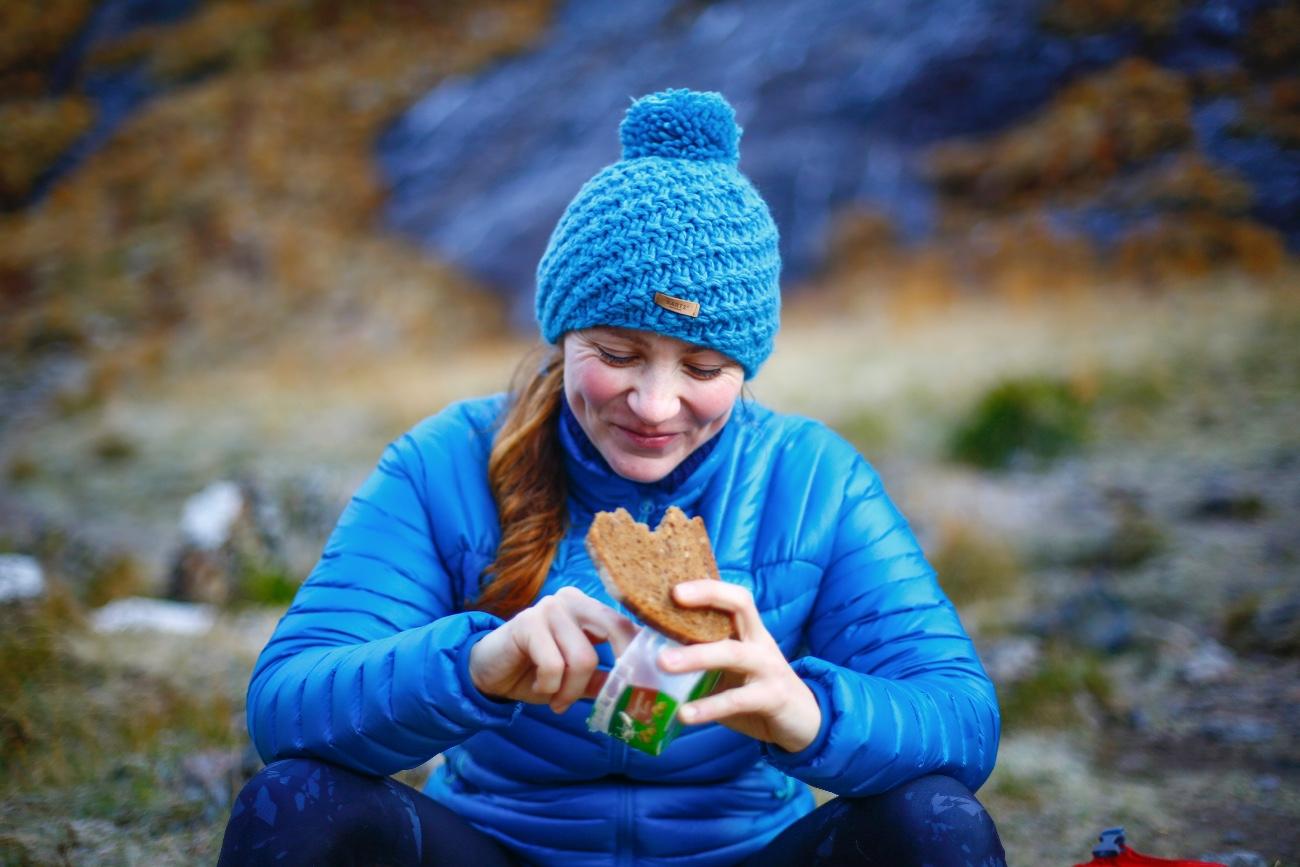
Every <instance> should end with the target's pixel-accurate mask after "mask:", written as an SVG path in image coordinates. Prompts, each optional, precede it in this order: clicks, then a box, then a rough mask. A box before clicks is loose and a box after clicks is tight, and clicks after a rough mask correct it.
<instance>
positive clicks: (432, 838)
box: [218, 759, 1006, 867]
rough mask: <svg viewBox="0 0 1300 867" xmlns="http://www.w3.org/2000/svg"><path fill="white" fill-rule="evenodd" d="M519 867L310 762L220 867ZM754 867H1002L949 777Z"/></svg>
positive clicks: (277, 768)
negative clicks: (422, 866)
mask: <svg viewBox="0 0 1300 867" xmlns="http://www.w3.org/2000/svg"><path fill="white" fill-rule="evenodd" d="M520 863H522V862H521V861H519V860H518V859H517V858H515V857H514V856H513V855H512V854H511V853H510V852H509V851H508V850H507V849H506V848H505V847H504V846H502V845H501V844H500V843H498V842H497V841H496V840H494V839H493V838H491V837H489V836H488V835H487V834H484V833H483V832H481V831H478V830H477V829H475V828H473V827H472V826H471V825H470V824H469V823H468V822H466V821H465V820H464V819H462V818H461V817H460V816H458V815H457V814H456V813H454V812H452V811H451V810H449V809H447V808H446V807H444V806H442V805H441V804H439V803H437V802H436V801H434V800H432V799H431V798H427V797H425V796H424V795H422V794H420V793H419V792H417V791H416V790H415V789H412V788H411V787H410V786H406V785H403V784H402V783H399V782H397V781H395V780H392V779H389V778H386V777H369V776H365V775H363V774H358V773H356V772H354V771H349V770H347V769H345V768H341V767H339V766H338V765H332V764H329V763H327V762H321V761H317V760H314V759H286V760H284V761H280V762H274V763H273V764H270V765H267V766H266V767H265V768H263V769H262V771H261V772H260V773H259V774H258V775H257V776H255V777H253V779H252V780H250V781H249V782H248V785H246V786H244V789H243V791H241V792H240V793H239V797H238V798H236V799H235V805H234V808H233V810H232V811H231V816H230V824H229V825H227V826H226V838H225V840H224V842H223V843H222V846H221V860H220V861H219V862H218V864H219V867H234V865H262V864H266V865H272V864H273V865H277V867H288V865H294V864H312V865H414V864H453V865H456V864H472V865H474V867H513V865H518V864H520ZM744 863H745V864H747V865H760V864H761V865H781V864H791V865H799V867H813V865H819V864H863V865H881V867H907V865H917V867H919V865H925V867H1005V865H1006V859H1005V856H1004V855H1003V852H1002V843H1001V842H1000V841H999V840H998V832H997V830H996V829H995V828H994V827H993V820H992V819H990V818H989V815H988V813H986V812H985V811H984V808H983V807H982V806H980V803H979V802H978V801H976V800H975V796H974V795H972V794H971V793H970V791H969V790H968V789H967V788H966V787H965V786H963V785H962V784H961V783H959V782H957V781H956V780H954V779H952V778H951V777H942V776H929V777H922V778H921V779H919V780H914V781H913V782H911V783H907V784H905V785H902V786H899V787H898V788H896V789H893V790H891V791H889V792H886V793H884V794H882V795H875V796H872V797H867V798H836V799H835V800H832V801H830V802H829V803H827V804H823V805H822V806H821V807H819V808H818V809H816V810H814V811H813V812H812V813H809V814H808V815H807V816H804V817H803V818H802V819H800V820H799V821H798V822H795V823H794V824H793V825H791V826H790V827H789V828H787V829H785V831H783V832H781V834H780V835H779V836H777V837H776V839H774V840H773V841H772V842H771V843H769V844H768V845H767V846H765V847H764V848H763V849H762V850H760V851H759V852H756V853H755V854H754V855H752V856H750V858H749V859H747V860H746V861H745V862H744Z"/></svg>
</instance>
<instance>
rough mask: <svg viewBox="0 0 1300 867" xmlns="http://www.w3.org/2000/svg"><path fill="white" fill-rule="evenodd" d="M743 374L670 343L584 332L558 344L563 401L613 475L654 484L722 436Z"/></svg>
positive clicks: (644, 334)
mask: <svg viewBox="0 0 1300 867" xmlns="http://www.w3.org/2000/svg"><path fill="white" fill-rule="evenodd" d="M744 383H745V372H744V369H743V368H741V366H740V365H739V364H737V363H736V362H735V361H733V360H732V359H731V358H729V357H727V356H726V355H723V354H722V353H720V352H717V351H715V350H712V349H705V348H704V347H702V346H696V345H694V344H691V343H687V342H685V341H683V340H678V339H677V338H675V337H666V336H664V335H662V334H655V333H653V332H649V331H636V330H632V329H628V328H607V327H601V328H588V329H584V330H582V331H571V332H569V333H568V334H566V335H565V337H564V394H565V397H566V398H568V401H569V406H570V408H572V410H573V414H574V415H575V416H576V417H577V419H578V423H579V424H580V425H582V429H583V431H585V432H586V434H587V437H588V439H590V440H591V441H592V443H593V444H594V445H595V446H596V448H597V450H599V451H600V454H601V456H602V457H604V458H605V461H606V462H607V463H608V464H609V465H610V467H611V468H612V469H613V470H614V472H616V473H618V474H619V475H620V476H622V477H623V478H625V479H631V480H632V481H635V482H657V481H659V480H660V479H662V478H663V477H664V476H666V475H668V474H669V473H670V472H672V471H673V470H674V469H675V468H676V467H677V465H678V464H680V463H681V462H682V461H684V460H685V459H686V458H687V456H689V455H690V453H691V452H693V451H695V450H696V449H697V448H699V447H700V446H701V445H703V444H704V443H706V442H708V440H709V438H710V437H712V436H713V435H714V434H716V433H717V432H718V431H720V430H721V429H722V426H723V425H725V424H726V423H727V419H728V418H729V417H730V416H731V408H732V407H733V406H734V405H735V403H736V398H737V397H739V396H740V389H741V386H742V385H744Z"/></svg>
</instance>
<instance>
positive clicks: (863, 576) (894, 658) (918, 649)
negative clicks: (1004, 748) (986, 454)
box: [766, 443, 1001, 795]
mask: <svg viewBox="0 0 1300 867" xmlns="http://www.w3.org/2000/svg"><path fill="white" fill-rule="evenodd" d="M843 446H844V448H846V449H851V446H848V444H847V443H844V444H843ZM851 460H852V462H853V464H852V470H851V472H850V474H849V476H848V479H847V483H846V497H845V501H844V505H843V506H842V508H841V511H840V515H839V519H838V523H837V525H836V530H835V534H834V540H833V543H832V545H831V554H830V560H829V562H828V565H827V567H826V571H825V573H824V574H823V576H822V583H821V586H820V589H819V590H818V595H817V598H816V601H815V602H814V604H813V610H812V613H811V615H810V619H809V621H808V628H807V634H806V641H807V647H808V651H809V653H808V655H807V656H805V657H803V658H801V659H798V660H796V661H795V662H794V663H793V664H792V665H793V667H794V669H795V671H796V672H798V674H799V675H800V677H802V678H803V679H804V681H805V682H806V683H808V685H809V686H810V688H811V689H812V690H813V693H814V695H815V696H816V697H817V700H818V703H819V705H820V706H821V711H822V727H821V730H820V732H819V733H818V735H817V738H816V739H815V740H814V741H813V743H812V744H810V745H809V746H808V747H807V748H805V749H804V750H802V751H801V752H798V753H788V752H785V751H784V750H781V749H780V748H779V747H775V746H772V745H768V746H767V748H766V754H767V756H768V759H769V761H770V762H771V763H772V764H774V765H776V766H777V767H779V768H781V769H782V770H784V771H785V772H786V773H788V774H790V775H792V776H794V777H796V778H798V779H801V780H803V781H804V782H806V783H809V784H810V785H813V786H817V787H818V788H822V789H826V790H828V791H831V792H835V793H836V794H841V795H868V794H875V793H879V792H883V791H887V790H889V789H892V788H894V787H895V786H898V785H900V784H902V783H905V782H907V781H909V780H911V779H915V778H916V777H919V776H923V775H925V774H931V773H940V774H946V775H948V776H951V777H953V778H955V779H957V780H959V781H961V782H962V783H964V784H965V785H966V786H967V787H969V788H970V789H971V790H972V791H974V790H976V789H978V788H979V786H980V785H982V784H983V782H984V781H985V780H986V779H987V778H988V776H989V774H990V773H991V772H992V770H993V762H994V759H995V758H996V755H997V746H998V738H999V734H1000V729H1001V720H1000V716H999V712H998V705H997V696H996V694H995V692H994V689H993V684H992V682H991V681H990V680H989V678H988V676H987V675H986V674H985V673H984V669H983V667H982V666H981V665H980V662H979V658H978V657H977V656H976V653H975V648H974V645H973V644H972V643H971V640H970V638H969V637H968V636H967V635H966V632H965V630H964V629H963V628H962V625H961V622H960V621H959V620H958V618H957V612H956V610H955V609H954V608H953V606H952V603H951V602H949V601H948V599H947V597H946V596H945V595H944V594H943V591H942V590H941V589H940V588H939V584H938V582H937V580H936V578H935V574H934V570H933V569H932V568H931V567H930V565H929V564H928V563H927V562H926V559H925V556H924V554H923V553H922V552H921V548H920V546H919V545H918V544H917V541H916V538H915V537H914V536H913V534H912V532H911V529H910V528H909V527H908V525H907V521H906V520H905V519H904V518H903V516H902V514H901V513H900V512H899V511H898V509H897V508H896V507H895V506H894V504H893V502H891V501H890V499H889V497H888V495H887V494H886V493H885V490H884V487H883V485H882V484H881V482H880V478H879V476H878V475H877V474H876V472H875V470H874V469H872V468H871V466H870V465H869V464H868V463H867V462H866V461H865V460H863V459H862V458H861V457H860V456H858V455H857V453H856V451H854V452H853V454H852V457H851Z"/></svg>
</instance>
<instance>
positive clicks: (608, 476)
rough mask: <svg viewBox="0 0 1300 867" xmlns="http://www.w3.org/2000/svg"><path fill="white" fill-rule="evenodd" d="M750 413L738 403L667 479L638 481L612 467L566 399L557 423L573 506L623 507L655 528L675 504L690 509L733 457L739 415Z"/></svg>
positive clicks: (586, 508)
mask: <svg viewBox="0 0 1300 867" xmlns="http://www.w3.org/2000/svg"><path fill="white" fill-rule="evenodd" d="M744 411H745V407H744V403H743V402H742V401H737V402H736V405H735V407H734V408H733V409H732V411H731V418H729V419H728V420H727V423H726V424H725V425H723V427H722V430H720V431H718V432H717V433H716V434H714V435H713V437H712V439H710V440H709V441H708V442H706V443H704V444H703V445H701V446H700V447H699V448H697V449H696V450H695V451H693V452H691V454H690V455H688V456H687V458H686V460H684V461H682V462H681V464H679V465H678V466H677V467H676V468H675V469H674V470H673V471H672V472H671V473H669V474H668V475H667V476H665V477H664V478H662V479H660V480H659V481H657V482H634V481H632V480H630V479H625V478H623V477H622V476H620V475H618V474H617V473H615V472H614V471H613V469H611V468H610V466H609V464H608V463H606V461H605V458H604V457H603V456H601V454H600V451H599V450H598V449H597V448H596V446H595V445H594V444H593V443H592V442H591V440H590V439H588V437H587V434H586V432H585V431H583V429H582V426H581V425H580V424H579V423H578V419H577V418H576V417H575V416H574V414H573V410H572V409H570V408H569V402H568V400H567V399H565V398H564V397H561V398H560V413H559V417H558V418H557V419H556V426H557V428H558V433H559V437H560V444H561V446H562V449H563V452H564V466H565V470H566V471H567V475H568V483H569V498H570V501H571V504H572V505H573V506H576V507H578V509H579V511H581V512H583V513H586V514H588V515H590V514H595V513H596V512H599V511H612V510H614V509H616V508H618V507H619V506H622V507H623V508H625V509H627V510H628V511H629V512H631V513H632V517H634V518H635V519H636V520H638V521H641V522H643V523H649V524H651V526H652V527H653V526H654V524H656V523H657V522H658V520H659V519H660V518H661V517H662V516H663V513H664V511H666V510H667V508H668V507H669V506H672V505H676V506H678V507H680V508H682V509H683V510H684V511H687V512H688V513H689V512H690V510H691V507H692V506H693V505H694V504H695V503H696V501H697V500H699V497H700V494H701V493H702V492H703V490H704V486H705V484H706V483H707V482H708V480H709V479H710V478H711V477H712V476H713V474H714V473H715V472H716V471H717V469H718V467H720V466H721V465H722V464H723V463H724V462H726V461H727V460H728V455H729V454H730V452H731V451H732V444H733V442H734V440H735V436H736V429H737V428H738V427H739V425H738V424H737V423H736V416H737V415H738V414H740V413H743V412H744Z"/></svg>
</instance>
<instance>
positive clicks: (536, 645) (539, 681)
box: [469, 587, 637, 713]
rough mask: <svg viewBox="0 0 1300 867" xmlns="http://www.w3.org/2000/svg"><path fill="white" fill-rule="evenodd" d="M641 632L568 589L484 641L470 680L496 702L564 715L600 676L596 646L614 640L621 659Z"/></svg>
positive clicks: (476, 647) (601, 605)
mask: <svg viewBox="0 0 1300 867" xmlns="http://www.w3.org/2000/svg"><path fill="white" fill-rule="evenodd" d="M636 634H637V627H636V625H635V624H634V623H632V621H630V620H628V619H627V618H626V617H624V616H623V615H622V614H619V613H618V612H617V611H615V610H614V609H613V608H610V607H609V606H608V605H606V604H604V603H603V602H598V601H596V600H595V599H592V598H591V597H590V596H588V595H587V594H585V593H583V592H582V591H581V590H578V589H577V588H575V587H564V588H562V589H561V590H560V591H559V592H558V593H556V594H555V595H553V596H547V597H545V598H543V599H542V600H541V601H540V602H538V603H537V604H536V605H533V606H532V607H530V608H525V609H524V610H523V611H520V612H519V613H518V614H516V615H515V616H514V617H512V618H510V620H508V621H506V622H505V623H503V624H501V625H500V626H498V627H497V628H496V629H494V630H492V631H491V632H489V633H488V634H487V635H485V636H484V637H483V638H481V639H480V640H479V642H478V643H477V644H475V645H474V648H473V649H472V650H471V651H470V653H469V675H470V679H471V680H473V681H474V686H476V687H477V688H478V690H479V692H481V693H483V694H484V695H487V696H490V697H492V698H500V699H511V700H514V701H526V702H529V703H531V704H548V705H550V707H551V710H553V711H555V712H556V713H564V712H565V711H566V710H568V709H569V707H570V706H571V705H572V704H573V703H574V702H575V701H577V700H578V699H580V698H582V697H583V695H584V693H587V691H588V684H589V683H590V682H591V681H592V679H593V675H594V674H596V662H597V658H596V650H595V648H594V646H593V645H596V644H600V643H602V642H605V641H608V642H609V643H610V646H611V647H613V648H614V655H615V656H618V655H619V654H621V653H622V652H623V650H624V649H625V648H626V647H627V646H628V644H630V643H631V642H632V639H633V638H635V637H636ZM602 674H603V672H602Z"/></svg>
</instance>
